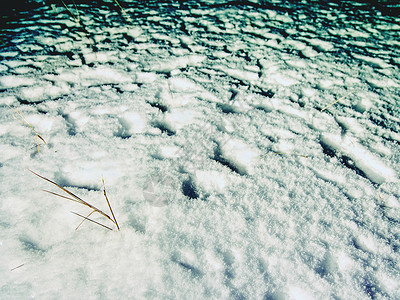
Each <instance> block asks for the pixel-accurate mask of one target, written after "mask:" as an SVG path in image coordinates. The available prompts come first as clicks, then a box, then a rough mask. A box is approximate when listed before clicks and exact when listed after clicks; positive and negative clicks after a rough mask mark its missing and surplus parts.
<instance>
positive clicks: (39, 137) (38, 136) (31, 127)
mask: <svg viewBox="0 0 400 300" xmlns="http://www.w3.org/2000/svg"><path fill="white" fill-rule="evenodd" d="M6 105H7V106H8V107H9V108H11V109H12V110H13V111H14V113H15V114H17V115H18V116H19V117H20V118H21V120H22V121H23V122H24V123H25V124H26V125H27V126H28V127H29V128H30V129H31V130H32V131H33V132H34V133H35V137H36V146H37V151H38V153H40V149H39V140H41V141H42V142H43V143H44V144H47V143H46V141H45V140H44V138H43V137H42V136H41V135H40V134H39V133H38V132H37V131H36V130H35V128H33V126H32V125H31V124H29V122H28V121H27V120H26V119H25V117H24V116H23V115H22V114H21V112H20V111H19V110H18V109H16V108H14V107H12V106H10V105H8V104H6ZM13 117H14V119H17V118H16V117H15V115H13Z"/></svg>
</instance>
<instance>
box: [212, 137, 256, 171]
mask: <svg viewBox="0 0 400 300" xmlns="http://www.w3.org/2000/svg"><path fill="white" fill-rule="evenodd" d="M219 154H220V158H221V159H222V160H223V161H225V162H226V163H227V164H228V165H229V166H230V167H232V168H233V169H235V170H237V172H238V173H239V174H242V175H248V174H249V175H251V174H252V173H253V172H254V166H255V164H256V162H257V161H258V157H259V156H260V152H259V150H258V149H253V148H252V147H250V146H249V145H247V144H246V143H244V142H243V141H240V140H236V139H232V140H228V141H227V142H226V143H220V145H219Z"/></svg>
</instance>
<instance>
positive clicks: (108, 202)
mask: <svg viewBox="0 0 400 300" xmlns="http://www.w3.org/2000/svg"><path fill="white" fill-rule="evenodd" d="M102 182H103V193H104V197H105V198H106V201H107V204H108V208H109V209H110V211H111V214H112V216H113V219H114V223H115V225H116V226H117V228H118V230H119V225H118V222H117V219H116V218H115V215H114V212H113V210H112V208H111V205H110V201H109V200H108V197H107V193H106V186H105V184H104V179H102Z"/></svg>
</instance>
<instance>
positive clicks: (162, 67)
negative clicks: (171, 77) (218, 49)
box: [146, 55, 207, 73]
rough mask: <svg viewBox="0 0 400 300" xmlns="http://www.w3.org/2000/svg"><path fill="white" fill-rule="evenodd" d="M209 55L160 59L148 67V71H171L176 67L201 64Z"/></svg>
mask: <svg viewBox="0 0 400 300" xmlns="http://www.w3.org/2000/svg"><path fill="white" fill-rule="evenodd" d="M206 58H207V57H206V56H204V55H188V56H181V57H175V58H171V59H168V60H165V61H159V62H157V63H153V64H151V65H150V66H148V67H147V68H146V70H147V71H153V72H159V73H170V72H171V71H173V70H176V69H182V68H186V67H187V66H193V65H197V64H200V63H201V62H203V61H204V60H205V59H206Z"/></svg>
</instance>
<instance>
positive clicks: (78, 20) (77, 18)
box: [61, 0, 81, 25]
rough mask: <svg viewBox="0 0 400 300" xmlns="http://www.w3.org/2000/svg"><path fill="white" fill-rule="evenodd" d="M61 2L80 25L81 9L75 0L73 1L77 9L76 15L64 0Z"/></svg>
mask: <svg viewBox="0 0 400 300" xmlns="http://www.w3.org/2000/svg"><path fill="white" fill-rule="evenodd" d="M61 2H62V4H63V5H64V7H65V8H66V10H67V11H68V12H69V14H70V15H71V17H72V18H73V19H74V20H75V22H76V23H78V24H79V25H81V16H80V15H79V10H78V8H77V7H76V3H75V1H73V2H74V6H75V10H76V15H75V14H74V13H73V12H72V11H71V10H70V9H69V7H68V6H67V5H66V4H65V2H64V1H63V0H61Z"/></svg>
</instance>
